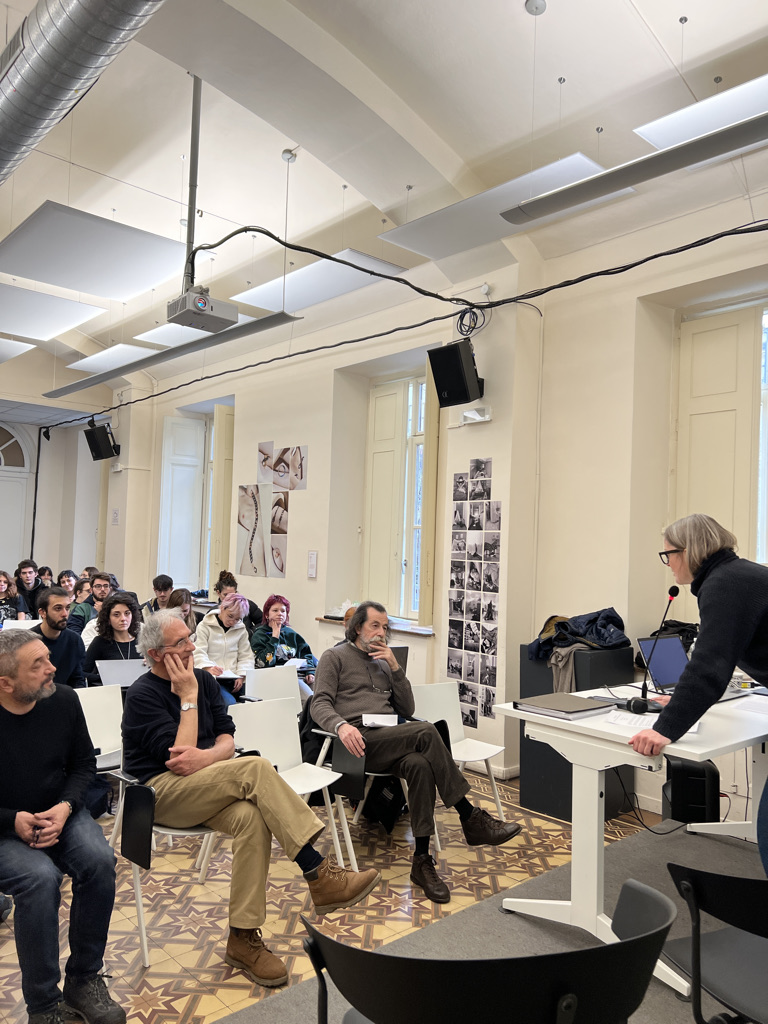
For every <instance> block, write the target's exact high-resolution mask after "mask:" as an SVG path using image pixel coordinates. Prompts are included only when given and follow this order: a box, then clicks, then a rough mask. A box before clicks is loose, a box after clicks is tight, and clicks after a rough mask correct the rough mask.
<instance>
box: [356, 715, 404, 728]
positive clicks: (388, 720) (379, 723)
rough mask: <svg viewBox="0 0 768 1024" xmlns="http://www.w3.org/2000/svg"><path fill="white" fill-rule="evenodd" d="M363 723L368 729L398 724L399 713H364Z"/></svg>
mask: <svg viewBox="0 0 768 1024" xmlns="http://www.w3.org/2000/svg"><path fill="white" fill-rule="evenodd" d="M363 725H364V726H366V727H367V728H368V729H384V728H388V727H390V726H392V725H397V715H363Z"/></svg>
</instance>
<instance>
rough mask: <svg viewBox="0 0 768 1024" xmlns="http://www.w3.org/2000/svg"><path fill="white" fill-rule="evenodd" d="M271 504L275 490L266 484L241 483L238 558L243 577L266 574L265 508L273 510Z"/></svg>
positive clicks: (266, 535) (266, 526) (266, 520)
mask: <svg viewBox="0 0 768 1024" xmlns="http://www.w3.org/2000/svg"><path fill="white" fill-rule="evenodd" d="M265 491H266V492H268V494H267V495H266V499H267V500H266V502H265V500H264V499H265V494H264V492H265ZM271 503H272V488H271V487H270V486H268V485H266V484H240V486H239V487H238V488H237V548H236V558H237V565H238V573H239V574H240V575H241V576H266V575H267V563H266V550H267V546H268V542H269V530H268V519H267V517H266V516H265V515H264V509H265V508H267V509H269V508H271ZM265 528H266V534H265Z"/></svg>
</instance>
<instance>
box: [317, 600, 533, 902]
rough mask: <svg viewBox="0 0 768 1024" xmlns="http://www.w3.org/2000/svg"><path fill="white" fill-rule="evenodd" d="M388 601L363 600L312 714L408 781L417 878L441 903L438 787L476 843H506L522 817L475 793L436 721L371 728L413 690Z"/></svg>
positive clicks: (325, 664) (369, 764)
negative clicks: (489, 806) (505, 813)
mask: <svg viewBox="0 0 768 1024" xmlns="http://www.w3.org/2000/svg"><path fill="white" fill-rule="evenodd" d="M389 633H390V629H389V618H388V616H387V611H386V608H384V606H383V605H380V604H377V603H376V602H375V601H363V602H362V604H360V605H358V607H357V609H356V611H355V614H354V615H353V616H352V618H351V619H350V620H349V622H348V623H347V627H346V634H345V635H346V638H347V643H346V644H342V645H340V646H338V647H332V648H330V650H327V651H326V652H325V654H323V656H322V657H321V659H320V663H319V665H318V667H317V672H316V674H315V691H314V697H313V698H312V705H311V713H312V718H313V719H314V720H315V722H316V723H317V724H318V725H319V726H320V728H321V729H325V730H326V731H327V732H333V733H336V734H337V735H338V737H339V739H340V740H341V741H342V743H343V744H344V746H345V747H346V748H347V750H349V751H350V752H351V753H353V754H354V755H355V756H356V757H363V756H364V757H365V770H366V771H367V772H371V773H375V774H383V775H395V776H397V777H398V778H401V779H405V781H406V782H407V784H408V806H409V809H410V814H411V827H412V829H413V835H414V839H415V843H416V849H415V852H414V857H413V866H412V868H411V881H412V882H413V883H414V884H415V885H418V886H420V888H422V889H423V890H424V892H425V893H426V894H427V896H428V897H429V899H431V900H432V901H433V902H435V903H447V902H448V901H449V900H450V898H451V894H450V892H449V890H448V886H447V885H446V884H445V882H444V881H443V880H442V879H441V878H440V876H439V875H438V874H437V870H436V869H435V862H434V860H433V859H432V857H431V856H430V853H429V840H430V837H431V835H432V832H433V830H434V820H435V791H437V792H438V793H439V794H440V797H441V799H442V801H443V803H444V804H445V806H446V807H453V808H455V810H456V811H457V812H458V814H459V818H460V820H461V826H462V829H463V831H464V837H465V839H466V840H467V843H468V844H469V845H470V846H483V845H486V844H487V845H491V846H499V845H500V844H501V843H506V842H507V841H508V840H509V839H512V838H513V837H514V836H516V835H517V834H518V833H519V832H520V826H519V825H517V824H513V823H509V822H504V821H499V820H498V819H497V818H493V817H492V816H491V815H490V814H488V812H487V811H485V810H482V809H481V808H479V807H473V806H472V804H470V802H469V801H468V800H467V793H468V792H469V788H470V787H469V783H468V782H467V780H466V779H465V778H464V776H463V775H462V774H461V772H460V771H459V769H458V768H457V766H456V764H455V762H454V760H453V758H452V757H451V752H450V750H448V748H447V747H446V746H445V744H444V743H443V741H442V739H441V738H440V735H439V733H438V732H437V730H436V729H435V727H434V725H432V724H430V723H429V722H411V721H405V722H403V723H402V724H399V725H395V726H392V727H389V728H383V729H379V728H367V727H366V726H364V725H363V715H370V714H389V715H391V714H396V715H398V716H400V718H402V719H407V718H410V716H411V715H412V714H413V710H414V701H413V692H412V690H411V684H410V683H409V682H408V680H407V678H406V676H405V673H404V672H403V670H402V669H401V668H400V666H399V665H398V663H397V659H396V658H395V656H394V654H393V653H392V651H391V650H390V648H389V646H388V641H389Z"/></svg>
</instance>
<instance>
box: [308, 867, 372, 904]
mask: <svg viewBox="0 0 768 1024" xmlns="http://www.w3.org/2000/svg"><path fill="white" fill-rule="evenodd" d="M304 877H305V878H306V880H307V885H308V886H309V893H310V896H311V897H312V902H313V903H314V905H315V911H316V913H318V914H329V913H330V912H331V911H332V910H341V909H342V908H343V907H353V906H354V905H355V903H359V902H360V900H364V899H365V897H366V896H367V895H368V893H369V892H370V891H371V889H373V887H374V886H375V885H376V884H377V882H379V880H380V879H381V872H380V871H377V870H376V868H369V869H368V870H367V871H348V870H347V869H346V868H340V867H339V866H338V864H336V862H335V861H333V860H331V859H330V857H326V858H325V860H324V861H323V863H322V864H321V865H320V866H319V867H317V868H315V870H314V871H307V872H306V874H305V875H304Z"/></svg>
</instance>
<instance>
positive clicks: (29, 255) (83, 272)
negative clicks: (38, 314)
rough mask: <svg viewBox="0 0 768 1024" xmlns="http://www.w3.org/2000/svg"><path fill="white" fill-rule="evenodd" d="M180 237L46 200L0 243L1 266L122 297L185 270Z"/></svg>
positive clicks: (77, 288) (31, 277) (76, 288)
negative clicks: (165, 234)
mask: <svg viewBox="0 0 768 1024" xmlns="http://www.w3.org/2000/svg"><path fill="white" fill-rule="evenodd" d="M185 253H186V247H185V245H184V243H183V242H178V241H174V240H173V239H171V238H164V237H162V236H161V235H154V234H152V233H151V232H149V231H140V230H139V229H138V228H132V227H128V225H127V224H119V223H117V222H116V221H113V220H107V218H106V217H97V216H95V215H94V214H92V213H83V211H82V210H74V209H72V207H69V206H62V205H61V204H60V203H54V202H51V201H50V200H48V201H47V202H45V203H43V205H42V206H40V207H38V208H37V210H35V212H34V213H32V214H30V216H29V217H27V219H26V220H25V221H23V222H22V223H21V224H19V226H18V227H17V228H15V230H13V231H12V232H11V233H10V234H9V235H8V236H7V237H6V238H4V239H3V241H2V242H0V271H3V272H5V273H7V274H13V275H14V276H15V277H25V278H28V279H29V280H31V281H41V282H43V283H45V284H52V285H56V286H57V287H59V288H71V289H72V290H73V291H77V292H86V293H87V294H88V295H103V296H104V297H105V298H110V299H117V300H118V301H120V302H127V301H128V300H129V299H132V298H134V296H136V295H141V294H142V293H143V292H147V291H149V290H150V289H152V288H154V287H156V286H157V285H159V284H161V283H162V282H163V281H167V280H168V278H169V277H172V276H173V275H174V274H178V276H179V283H181V276H182V274H183V272H184V259H185Z"/></svg>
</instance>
